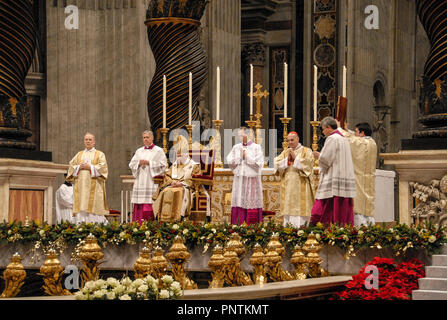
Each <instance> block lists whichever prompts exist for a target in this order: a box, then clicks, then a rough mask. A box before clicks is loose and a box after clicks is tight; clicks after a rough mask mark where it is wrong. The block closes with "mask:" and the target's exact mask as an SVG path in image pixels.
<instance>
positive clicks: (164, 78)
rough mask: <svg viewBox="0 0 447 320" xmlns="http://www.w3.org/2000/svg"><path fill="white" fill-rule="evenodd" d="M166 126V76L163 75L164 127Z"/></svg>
mask: <svg viewBox="0 0 447 320" xmlns="http://www.w3.org/2000/svg"><path fill="white" fill-rule="evenodd" d="M164 128H166V76H163V129H164Z"/></svg>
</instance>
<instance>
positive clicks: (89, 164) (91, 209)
mask: <svg viewBox="0 0 447 320" xmlns="http://www.w3.org/2000/svg"><path fill="white" fill-rule="evenodd" d="M95 144H96V142H95V136H94V135H93V134H91V133H86V134H85V136H84V145H85V149H84V150H82V151H79V152H78V153H77V154H76V155H75V156H74V158H73V159H72V160H71V161H70V164H69V169H68V175H67V180H69V181H71V182H73V184H74V188H73V197H74V201H73V215H74V221H75V222H76V223H81V222H96V223H105V224H106V223H108V222H107V219H106V217H105V215H107V214H109V208H108V206H107V200H106V180H107V176H108V169H107V161H106V156H105V155H104V153H103V152H101V151H99V150H96V148H95Z"/></svg>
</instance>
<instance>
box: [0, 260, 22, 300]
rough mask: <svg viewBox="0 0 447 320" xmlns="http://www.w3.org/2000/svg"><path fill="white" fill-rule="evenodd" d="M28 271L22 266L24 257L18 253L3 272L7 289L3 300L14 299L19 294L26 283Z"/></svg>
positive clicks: (3, 294) (2, 296) (4, 291)
mask: <svg viewBox="0 0 447 320" xmlns="http://www.w3.org/2000/svg"><path fill="white" fill-rule="evenodd" d="M25 278H26V271H25V268H23V265H22V257H21V256H20V254H19V253H18V252H16V253H14V255H13V256H12V257H11V262H10V263H9V264H8V266H7V267H6V270H5V271H3V279H4V280H5V289H4V290H3V293H2V295H1V296H0V297H1V298H12V297H15V296H17V295H18V294H19V292H20V288H21V287H22V286H23V284H24V283H25Z"/></svg>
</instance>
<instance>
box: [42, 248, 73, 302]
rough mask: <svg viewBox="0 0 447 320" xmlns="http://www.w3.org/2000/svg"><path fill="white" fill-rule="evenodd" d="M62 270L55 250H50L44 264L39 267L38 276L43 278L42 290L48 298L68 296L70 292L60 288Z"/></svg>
mask: <svg viewBox="0 0 447 320" xmlns="http://www.w3.org/2000/svg"><path fill="white" fill-rule="evenodd" d="M63 273H64V268H62V266H61V263H60V261H59V259H58V257H57V253H56V250H54V249H50V250H48V253H47V258H46V260H45V262H44V264H43V265H42V266H41V267H40V273H38V275H41V276H43V281H44V283H45V284H44V285H43V286H42V289H43V290H44V291H45V293H46V294H48V295H49V296H69V295H71V292H70V291H68V290H67V289H63V288H62V275H63Z"/></svg>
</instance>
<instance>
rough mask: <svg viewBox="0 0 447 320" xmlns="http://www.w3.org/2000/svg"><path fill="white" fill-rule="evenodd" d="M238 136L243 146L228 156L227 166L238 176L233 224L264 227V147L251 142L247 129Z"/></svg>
mask: <svg viewBox="0 0 447 320" xmlns="http://www.w3.org/2000/svg"><path fill="white" fill-rule="evenodd" d="M238 135H239V139H240V140H241V143H238V144H236V145H235V146H234V147H233V149H232V150H231V152H230V153H229V154H228V156H227V162H228V164H229V166H230V168H231V170H232V171H233V174H234V178H233V190H232V199H231V223H232V224H239V225H240V224H243V223H244V222H245V223H247V224H254V223H261V222H262V208H263V195H262V181H261V170H262V167H263V166H264V154H263V152H262V148H261V146H260V145H258V144H256V143H254V142H253V141H250V140H249V138H248V130H247V129H246V128H244V127H241V128H240V129H239V132H238Z"/></svg>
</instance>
